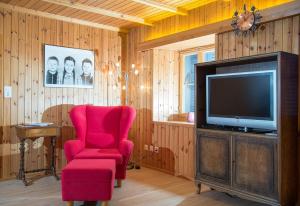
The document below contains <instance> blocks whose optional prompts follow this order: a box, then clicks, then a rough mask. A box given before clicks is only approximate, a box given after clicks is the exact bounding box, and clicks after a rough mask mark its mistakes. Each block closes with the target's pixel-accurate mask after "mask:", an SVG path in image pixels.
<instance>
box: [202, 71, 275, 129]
mask: <svg viewBox="0 0 300 206" xmlns="http://www.w3.org/2000/svg"><path fill="white" fill-rule="evenodd" d="M276 102H277V97H276V71H275V70H267V71H255V72H243V73H230V74H215V75H207V76H206V105H207V106H206V120H207V123H208V124H215V125H222V126H235V127H243V128H257V129H268V130H276V128H277V104H276Z"/></svg>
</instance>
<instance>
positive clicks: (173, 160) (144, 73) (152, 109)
mask: <svg viewBox="0 0 300 206" xmlns="http://www.w3.org/2000/svg"><path fill="white" fill-rule="evenodd" d="M128 39H129V41H128V45H127V47H128V54H127V56H128V66H127V67H128V68H130V65H131V64H133V63H134V64H136V67H137V69H139V71H140V73H139V75H138V76H136V75H134V74H133V73H130V76H129V82H130V83H129V85H130V86H129V91H128V99H129V101H128V103H129V105H131V106H133V107H135V108H136V109H137V117H136V120H135V122H134V124H133V127H132V129H131V132H130V135H129V136H130V138H131V139H132V140H133V141H134V144H135V149H134V154H133V160H134V161H136V162H138V163H140V164H142V165H143V166H147V167H151V168H155V169H158V170H161V171H164V172H167V173H170V174H175V175H181V176H184V177H186V178H189V179H192V178H193V176H194V175H193V174H194V173H193V169H192V168H194V159H193V157H194V155H193V154H194V150H193V148H194V147H193V145H194V141H193V131H194V128H193V125H192V124H184V123H183V124H180V123H172V124H171V123H169V122H166V120H172V119H173V114H178V112H179V90H180V88H179V86H180V83H179V79H180V77H179V73H180V72H179V52H177V51H167V50H161V49H152V50H147V51H143V52H137V51H136V46H137V44H138V42H139V41H140V40H141V33H140V30H139V29H132V30H131V32H130V33H129V38H128ZM141 85H143V86H144V89H143V90H141V89H140V86H141ZM153 120H154V121H153ZM173 136H175V139H173ZM144 145H148V147H149V146H150V145H152V146H158V147H159V152H158V153H154V152H150V151H149V150H148V151H147V150H145V149H144Z"/></svg>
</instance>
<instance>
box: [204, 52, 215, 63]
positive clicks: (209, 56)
mask: <svg viewBox="0 0 300 206" xmlns="http://www.w3.org/2000/svg"><path fill="white" fill-rule="evenodd" d="M214 60H215V51H207V52H204V53H203V61H204V62H210V61H214Z"/></svg>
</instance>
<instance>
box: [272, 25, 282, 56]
mask: <svg viewBox="0 0 300 206" xmlns="http://www.w3.org/2000/svg"><path fill="white" fill-rule="evenodd" d="M282 29H283V20H277V21H275V24H274V41H273V44H274V51H280V50H282V45H283V42H282V40H283V30H282Z"/></svg>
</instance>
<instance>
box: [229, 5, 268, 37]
mask: <svg viewBox="0 0 300 206" xmlns="http://www.w3.org/2000/svg"><path fill="white" fill-rule="evenodd" d="M261 18H262V16H261V15H260V13H259V11H258V10H257V9H256V8H255V6H252V7H251V10H250V11H249V10H247V8H246V5H244V9H243V11H242V12H240V13H239V12H238V11H236V12H234V15H233V17H232V23H231V26H232V27H233V29H234V32H235V34H236V35H240V34H243V35H244V36H246V35H248V34H249V33H253V32H254V31H255V30H256V29H257V28H258V27H259V24H260V20H261Z"/></svg>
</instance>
